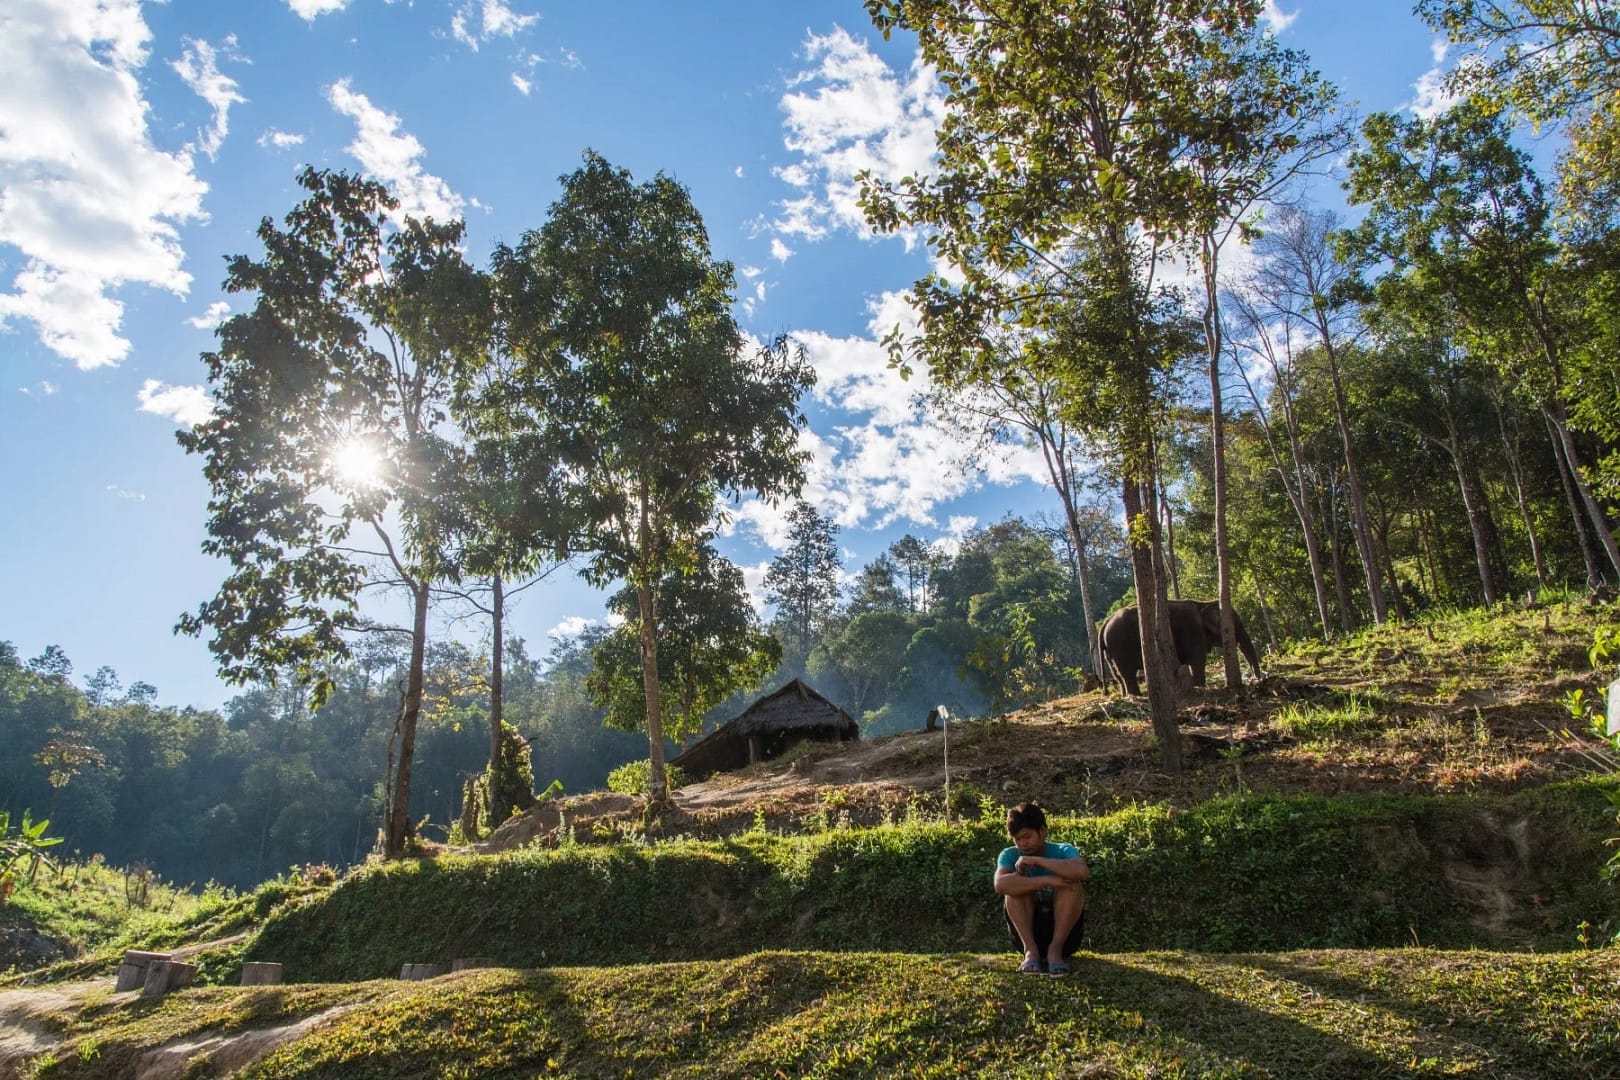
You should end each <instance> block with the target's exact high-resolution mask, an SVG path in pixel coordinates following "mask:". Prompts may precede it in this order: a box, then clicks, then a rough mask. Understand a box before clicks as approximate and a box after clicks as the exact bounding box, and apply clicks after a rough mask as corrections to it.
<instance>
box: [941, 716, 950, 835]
mask: <svg viewBox="0 0 1620 1080" xmlns="http://www.w3.org/2000/svg"><path fill="white" fill-rule="evenodd" d="M939 723H940V728H941V729H942V730H943V731H944V732H945V824H947V825H949V824H950V823H951V713H950V710H949V709H947V708H945V706H943V705H941V706H939Z"/></svg>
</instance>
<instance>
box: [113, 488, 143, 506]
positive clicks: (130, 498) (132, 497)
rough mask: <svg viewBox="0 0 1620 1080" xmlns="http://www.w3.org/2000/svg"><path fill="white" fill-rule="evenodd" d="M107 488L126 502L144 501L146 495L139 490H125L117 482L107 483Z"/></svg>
mask: <svg viewBox="0 0 1620 1080" xmlns="http://www.w3.org/2000/svg"><path fill="white" fill-rule="evenodd" d="M107 490H108V491H109V492H111V493H112V494H114V495H116V496H118V497H119V498H120V499H124V500H126V501H127V502H145V501H146V496H145V495H144V494H143V493H141V492H139V491H126V490H125V489H124V488H121V487H119V486H118V485H117V484H108V485H107Z"/></svg>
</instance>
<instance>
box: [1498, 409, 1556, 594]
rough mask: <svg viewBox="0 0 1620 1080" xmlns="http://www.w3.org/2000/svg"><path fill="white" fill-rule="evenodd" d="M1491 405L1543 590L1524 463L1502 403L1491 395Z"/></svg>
mask: <svg viewBox="0 0 1620 1080" xmlns="http://www.w3.org/2000/svg"><path fill="white" fill-rule="evenodd" d="M1491 406H1492V407H1493V408H1495V409H1496V428H1497V430H1498V431H1500V432H1501V433H1502V449H1503V451H1504V452H1505V453H1506V455H1507V466H1508V475H1509V477H1510V478H1511V479H1512V480H1513V497H1514V500H1515V501H1516V502H1517V503H1518V507H1519V519H1520V520H1521V521H1523V522H1524V531H1525V533H1526V535H1528V536H1529V537H1530V561H1531V562H1533V563H1534V564H1535V567H1536V587H1537V588H1539V589H1541V590H1542V591H1543V592H1545V591H1546V589H1547V560H1546V556H1545V555H1543V554H1542V551H1541V538H1540V537H1539V536H1538V535H1537V533H1536V523H1535V519H1534V518H1533V517H1532V516H1531V513H1530V500H1529V498H1528V497H1527V496H1526V495H1525V491H1524V463H1523V462H1522V461H1520V459H1519V447H1518V442H1517V440H1515V439H1513V438H1510V437H1509V436H1508V429H1507V415H1506V410H1504V409H1503V408H1502V403H1501V402H1500V401H1497V400H1496V398H1495V396H1494V395H1493V396H1492V398H1491Z"/></svg>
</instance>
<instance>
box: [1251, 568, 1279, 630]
mask: <svg viewBox="0 0 1620 1080" xmlns="http://www.w3.org/2000/svg"><path fill="white" fill-rule="evenodd" d="M1249 580H1251V581H1253V582H1254V598H1255V601H1256V602H1257V603H1259V605H1260V623H1261V625H1263V626H1264V627H1265V628H1266V647H1267V650H1268V651H1270V652H1276V651H1277V628H1276V627H1275V626H1274V625H1272V622H1271V605H1270V604H1269V603H1267V602H1266V585H1265V582H1263V581H1261V580H1260V575H1259V574H1258V573H1256V572H1255V569H1254V564H1253V563H1250V564H1249Z"/></svg>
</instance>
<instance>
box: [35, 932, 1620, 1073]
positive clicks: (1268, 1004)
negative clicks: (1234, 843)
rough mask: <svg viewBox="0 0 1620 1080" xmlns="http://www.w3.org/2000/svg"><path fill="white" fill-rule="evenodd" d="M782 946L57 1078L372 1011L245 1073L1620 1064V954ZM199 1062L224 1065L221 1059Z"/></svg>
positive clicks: (436, 984)
mask: <svg viewBox="0 0 1620 1080" xmlns="http://www.w3.org/2000/svg"><path fill="white" fill-rule="evenodd" d="M1012 967H1013V960H1012V957H1011V955H1010V954H1003V955H996V956H980V955H973V954H964V953H953V954H948V955H934V956H917V955H912V954H907V953H854V954H851V953H817V952H809V953H799V952H766V953H760V954H757V955H754V956H750V957H745V958H737V959H729V960H719V961H709V962H695V963H675V964H650V965H649V964H635V965H625V966H618V967H560V968H543V969H530V970H484V971H476V972H469V973H464V974H462V975H456V976H449V977H445V978H441V979H437V980H433V981H431V982H427V983H398V982H387V981H376V982H368V983H361V984H354V985H351V986H346V987H335V986H325V987H318V988H299V987H286V988H257V989H247V990H237V989H227V988H215V989H205V990H193V991H185V992H183V993H181V994H179V995H176V996H174V997H171V998H168V999H165V1000H164V1001H161V1002H139V1001H136V1002H120V1003H116V1004H114V1003H103V1004H101V1005H99V1006H95V1007H91V1008H87V1009H83V1010H80V1011H79V1012H77V1013H76V1014H74V1015H71V1016H65V1017H60V1018H57V1019H56V1020H55V1025H54V1026H55V1027H56V1033H57V1036H58V1038H59V1039H60V1040H61V1044H60V1046H59V1048H58V1050H57V1051H56V1052H55V1054H54V1055H53V1058H52V1059H51V1061H52V1063H51V1064H48V1065H45V1066H44V1067H42V1068H39V1070H38V1075H39V1076H41V1077H49V1078H68V1077H73V1078H97V1077H110V1076H117V1075H125V1074H128V1073H129V1072H131V1071H132V1068H133V1066H134V1065H135V1064H136V1063H137V1062H138V1061H139V1058H140V1054H141V1052H142V1051H144V1050H146V1049H149V1048H151V1047H153V1046H157V1045H161V1044H162V1043H164V1042H166V1041H168V1040H172V1039H176V1038H181V1037H185V1036H196V1035H213V1034H219V1033H221V1032H223V1031H227V1030H242V1029H245V1028H255V1027H269V1026H276V1025H278V1024H283V1023H286V1022H288V1021H290V1020H293V1019H296V1018H298V1017H301V1016H308V1015H311V1014H314V1013H316V1012H319V1011H321V1010H322V1009H326V1008H330V1007H331V1006H333V1005H335V1004H339V1003H344V1004H350V1005H352V1006H353V1008H352V1009H351V1010H350V1011H347V1012H344V1013H342V1014H341V1015H338V1016H335V1017H333V1018H331V1019H330V1020H329V1021H328V1022H327V1023H325V1024H323V1025H320V1026H317V1027H316V1028H315V1029H314V1030H313V1031H312V1032H310V1033H309V1034H307V1035H306V1036H304V1037H303V1038H301V1039H299V1040H297V1041H295V1042H292V1043H288V1044H286V1045H283V1046H281V1047H280V1048H279V1049H277V1050H275V1051H274V1052H273V1053H271V1055H270V1056H268V1057H267V1058H265V1059H263V1060H261V1061H259V1062H258V1063H256V1064H255V1065H253V1066H250V1067H249V1068H248V1069H247V1070H245V1071H244V1072H243V1073H241V1074H240V1075H242V1076H246V1077H275V1078H285V1080H295V1078H317V1077H341V1078H345V1080H367V1078H378V1080H382V1078H387V1080H394V1078H401V1080H409V1078H417V1077H421V1078H427V1077H481V1078H482V1077H489V1078H502V1077H514V1078H515V1077H535V1076H554V1077H598V1076H602V1077H606V1076H615V1077H653V1076H658V1077H689V1078H694V1080H696V1078H707V1077H721V1078H728V1077H738V1078H741V1077H770V1076H803V1077H822V1078H832V1077H869V1076H879V1075H882V1076H910V1077H946V1076H959V1075H973V1076H996V1077H1008V1078H1023V1077H1029V1078H1037V1077H1071V1076H1100V1077H1245V1076H1255V1077H1260V1076H1266V1077H1317V1078H1320V1077H1376V1076H1392V1077H1393V1076H1459V1075H1461V1076H1479V1077H1499V1076H1536V1077H1603V1076H1613V1075H1615V1071H1616V1062H1617V1061H1620V995H1617V994H1616V993H1615V986H1616V980H1617V979H1620V954H1616V953H1615V952H1613V951H1593V952H1577V953H1568V954H1561V955H1553V956H1546V955H1533V954H1506V955H1505V954H1497V953H1485V952H1460V953H1447V952H1439V951H1435V950H1430V949H1409V950H1393V951H1382V952H1371V953H1353V952H1306V953H1301V952H1290V953H1273V954H1262V955H1253V954H1250V955H1243V954H1237V955H1224V956H1216V955H1199V954H1187V953H1179V952H1159V953H1145V954H1118V955H1098V954H1083V955H1081V956H1080V957H1078V958H1077V963H1076V965H1075V973H1074V975H1073V976H1072V977H1071V978H1069V979H1068V980H1053V979H1049V978H1046V977H1044V976H1042V977H1036V976H1023V975H1018V974H1016V973H1014V972H1013V970H1012ZM194 1072H195V1074H196V1075H210V1074H211V1073H210V1071H209V1069H208V1067H207V1065H206V1063H204V1062H202V1061H198V1062H196V1063H195V1064H194Z"/></svg>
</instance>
